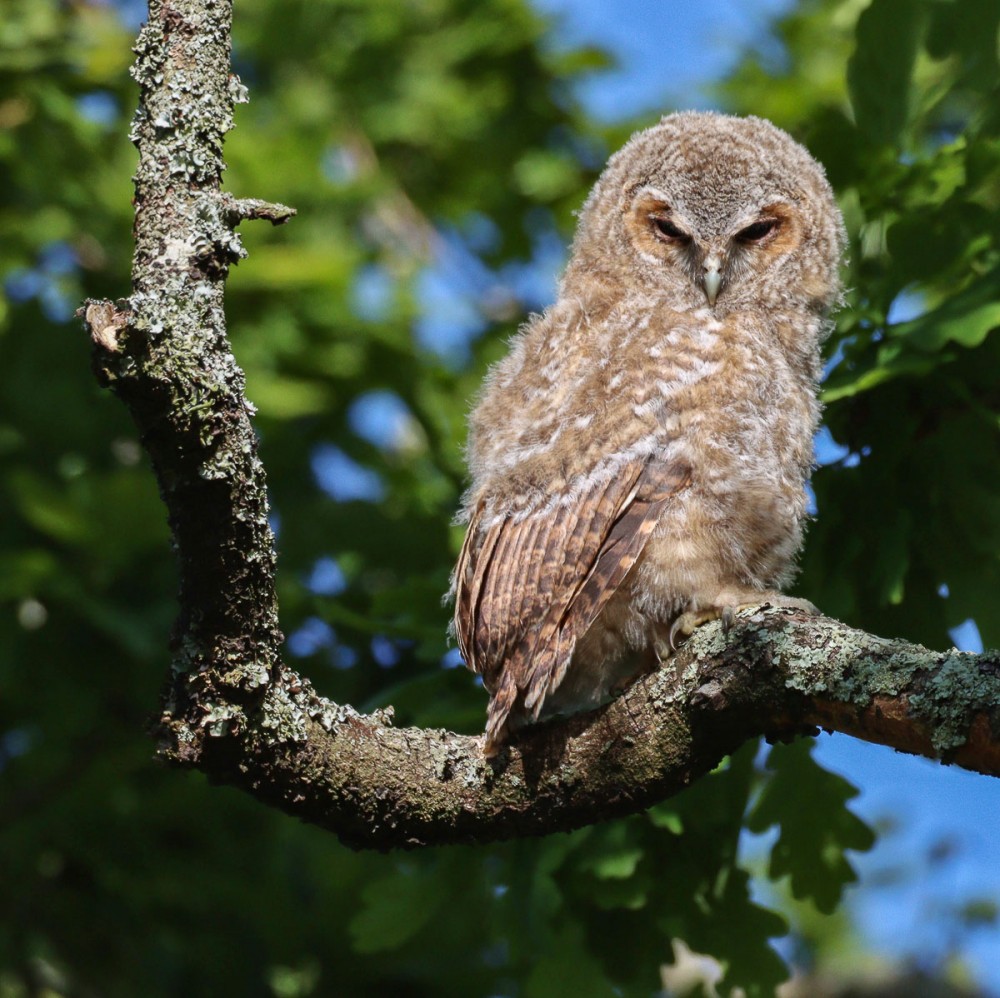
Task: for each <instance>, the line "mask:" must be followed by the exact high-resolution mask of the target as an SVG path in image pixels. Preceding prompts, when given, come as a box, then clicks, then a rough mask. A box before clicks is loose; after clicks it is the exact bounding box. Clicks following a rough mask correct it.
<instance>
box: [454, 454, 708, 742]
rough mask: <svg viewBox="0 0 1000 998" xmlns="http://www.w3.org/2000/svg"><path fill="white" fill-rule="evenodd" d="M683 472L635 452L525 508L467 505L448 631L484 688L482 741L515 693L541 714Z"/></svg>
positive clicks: (497, 735) (501, 727)
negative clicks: (510, 511)
mask: <svg viewBox="0 0 1000 998" xmlns="http://www.w3.org/2000/svg"><path fill="white" fill-rule="evenodd" d="M689 477H690V473H689V470H688V469H687V468H686V467H682V466H680V465H677V464H664V463H662V462H659V461H656V460H652V459H649V458H642V459H635V460H632V461H629V462H627V463H626V464H625V465H624V466H623V467H621V468H619V469H618V470H617V471H616V473H615V474H614V475H613V476H612V477H611V478H610V479H609V480H607V481H598V482H595V483H594V484H593V485H591V486H590V487H589V488H587V489H585V490H583V491H581V492H579V493H578V494H574V493H571V492H567V493H564V494H563V495H560V496H556V497H554V501H553V502H550V503H549V504H547V505H546V506H545V507H544V508H542V509H540V510H538V511H535V512H533V513H531V514H529V515H527V516H524V517H522V518H518V517H515V516H511V517H506V518H500V517H498V518H495V519H488V518H487V514H486V511H485V509H484V507H483V505H482V504H480V505H479V506H477V507H476V508H475V509H474V510H473V514H472V518H471V522H470V523H469V529H468V532H467V533H466V537H465V543H464V545H463V547H462V553H461V555H460V556H459V561H458V567H457V569H456V578H455V631H456V634H457V636H458V645H459V649H460V650H461V652H462V655H463V657H464V658H465V661H466V663H467V664H468V666H469V668H470V669H472V670H473V671H474V672H477V673H479V674H480V675H481V676H482V677H483V683H484V685H485V686H486V689H487V690H488V692H489V693H490V706H489V719H488V722H487V727H486V736H487V751H489V750H490V748H492V747H493V746H495V745H496V744H498V743H499V742H500V741H502V740H503V736H504V731H505V725H506V721H507V716H508V714H509V713H510V711H511V710H512V708H513V707H514V706H515V704H516V703H517V702H518V699H519V698H522V699H523V706H524V708H525V710H527V711H529V712H530V713H531V715H532V717H533V718H537V717H538V714H539V711H540V710H541V708H542V705H543V703H544V701H545V697H546V695H547V694H548V693H550V692H552V691H553V690H554V689H555V688H556V687H557V686H558V685H559V683H560V682H562V679H563V677H564V676H565V674H566V669H567V668H568V667H569V663H570V660H571V659H572V657H573V651H574V649H575V648H576V644H577V642H578V641H579V640H580V638H582V637H583V635H584V634H586V632H587V630H588V629H589V628H590V627H591V625H592V624H593V623H594V621H595V620H596V619H597V617H598V615H599V614H600V612H601V611H602V610H603V609H604V607H605V605H606V604H607V602H608V600H609V599H610V598H611V597H612V596H613V595H614V593H615V591H616V590H617V589H618V587H619V586H620V585H621V583H622V581H623V580H624V579H625V576H626V575H627V574H628V572H629V570H630V569H631V568H632V566H633V565H634V564H635V563H636V560H637V559H638V558H639V556H640V554H642V551H643V548H644V547H645V545H646V542H647V540H648V539H649V535H650V534H651V533H652V531H653V528H654V527H655V525H656V523H657V521H658V520H659V518H660V515H661V513H662V512H663V509H664V507H665V505H666V504H667V502H668V501H669V499H670V498H671V496H673V495H675V494H676V493H677V492H678V491H679V490H680V489H682V488H683V487H684V486H685V485H686V484H687V481H688V479H689Z"/></svg>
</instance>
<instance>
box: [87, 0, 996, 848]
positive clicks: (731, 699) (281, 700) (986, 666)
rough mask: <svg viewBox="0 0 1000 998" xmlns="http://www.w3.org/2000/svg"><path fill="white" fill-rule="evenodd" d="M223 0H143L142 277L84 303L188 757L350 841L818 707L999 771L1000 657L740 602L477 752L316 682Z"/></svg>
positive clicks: (651, 766) (423, 836)
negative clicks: (286, 584) (149, 500)
mask: <svg viewBox="0 0 1000 998" xmlns="http://www.w3.org/2000/svg"><path fill="white" fill-rule="evenodd" d="M230 17H231V3H230V0H169V2H168V0H152V2H151V4H150V21H149V24H148V25H147V26H146V27H145V28H144V29H143V30H142V32H141V34H140V37H139V40H138V43H137V46H136V52H137V56H138V58H137V61H136V64H135V67H134V70H133V72H134V76H135V78H136V80H137V81H138V83H139V85H140V88H141V98H140V105H139V110H138V112H137V115H136V119H135V123H134V127H133V137H134V140H135V142H136V144H137V146H138V148H139V154H140V155H139V167H138V170H137V173H136V178H135V187H136V220H135V237H136V252H135V259H134V267H133V275H132V294H131V296H130V297H129V298H128V299H127V300H126V301H123V302H119V303H117V304H112V303H111V302H95V301H91V302H87V303H86V305H85V308H84V309H83V310H81V311H82V313H83V318H84V321H85V324H86V326H87V328H88V330H89V332H90V335H91V338H92V340H93V343H94V362H95V368H96V371H97V374H98V377H99V378H100V380H101V382H102V383H103V384H105V385H108V386H110V387H111V388H112V390H113V391H114V392H115V393H116V394H117V395H118V396H119V397H120V398H121V399H122V400H123V401H124V402H125V404H126V405H127V406H128V408H129V411H130V412H131V414H132V417H133V419H134V420H135V422H136V425H137V426H138V428H139V431H140V434H141V439H142V443H143V445H144V447H145V448H146V450H147V451H148V453H149V454H150V457H151V458H152V462H153V467H154V470H155V472H156V475H157V479H158V482H159V486H160V491H161V495H162V497H163V500H164V502H165V503H166V506H167V509H168V511H169V519H170V525H171V529H172V531H173V534H174V538H175V541H176V546H177V550H178V554H179V560H180V569H181V585H180V596H179V599H180V607H181V611H180V616H179V618H178V621H177V623H176V625H175V630H174V636H173V642H172V643H173V651H174V660H173V664H172V667H171V671H170V674H169V676H168V679H167V684H166V690H165V694H164V701H163V707H162V714H161V717H160V721H159V723H158V724H157V725H156V729H155V733H156V736H157V739H158V744H159V753H160V755H161V756H162V757H163V758H165V759H167V760H170V761H173V762H177V763H180V764H183V765H187V766H194V767H197V768H199V769H201V770H203V771H204V772H206V773H207V774H208V775H209V776H210V777H211V778H212V779H213V780H216V781H218V782H223V783H229V784H232V785H234V786H237V787H240V788H242V789H244V790H246V791H248V792H249V793H251V794H253V795H254V796H255V797H257V798H258V799H260V800H262V801H264V802H266V803H268V804H271V805H274V806H277V807H280V808H281V809H283V810H284V811H286V812H288V813H289V814H294V815H296V816H298V817H300V818H302V819H304V820H307V821H311V822H314V823H316V824H318V825H321V826H323V827H324V828H328V829H330V830H331V831H333V832H335V833H336V834H337V835H339V836H340V837H341V838H342V839H343V840H344V841H345V842H348V843H350V844H352V845H354V846H358V847H371V848H379V849H385V848H391V847H407V846H415V845H422V844H427V843H445V842H467V841H476V842H484V841H490V840H496V839H502V838H508V837H511V836H518V835H539V834H545V833H547V832H552V831H556V830H562V829H570V828H576V827H579V826H581V825H584V824H589V823H592V822H594V821H597V820H600V819H603V818H608V817H612V816H615V815H622V814H627V813H630V812H633V811H637V810H640V809H642V808H645V807H647V806H648V805H650V804H652V803H653V802H655V801H658V800H661V799H663V798H665V797H667V796H669V795H671V794H673V793H676V792H677V791H679V790H680V789H682V788H683V787H685V786H687V785H688V784H690V783H691V782H692V781H693V780H695V779H697V778H698V777H699V776H701V775H702V774H704V773H705V772H707V771H709V770H710V769H712V768H713V767H714V766H716V765H717V764H718V763H719V761H720V760H721V759H722V758H723V757H724V756H725V755H727V754H728V753H730V752H732V751H733V750H735V749H736V748H737V747H738V746H739V745H740V744H741V743H742V742H743V741H745V740H746V739H747V738H750V737H752V736H755V735H758V734H765V735H768V736H770V737H779V738H782V737H790V736H792V735H794V734H796V733H798V732H801V731H803V730H812V729H813V728H814V727H816V726H819V727H824V728H827V729H830V730H837V731H844V732H847V733H849V734H852V735H855V736H857V737H861V738H866V739H868V740H871V741H877V742H881V743H884V744H886V745H892V746H894V747H895V748H898V749H901V750H904V751H907V752H915V753H919V754H923V755H928V756H932V757H935V756H941V757H944V758H947V759H949V760H951V761H954V762H956V763H958V764H960V765H962V766H965V767H967V768H970V769H975V770H978V771H980V772H984V773H990V774H993V775H997V774H1000V657H998V655H996V654H987V655H979V656H975V655H965V654H961V653H959V652H956V651H952V652H948V653H944V654H936V653H932V652H929V651H927V650H926V649H924V648H920V647H918V646H914V645H909V644H906V643H903V642H890V641H885V640H883V639H881V638H877V637H873V636H871V635H868V634H865V633H863V632H859V631H853V630H851V629H849V628H847V627H844V626H843V625H842V624H839V623H837V622H836V621H832V620H828V619H825V618H811V617H807V616H803V615H800V614H789V613H787V612H785V611H780V610H758V611H744V612H743V613H741V614H740V615H739V617H738V619H737V622H736V624H735V625H734V627H733V628H732V630H731V632H730V633H729V634H728V635H725V634H723V632H722V629H721V626H720V625H719V624H713V625H708V626H706V627H704V628H701V629H700V630H699V631H698V632H697V633H696V635H695V636H694V637H693V638H692V639H691V640H690V641H689V642H688V643H687V644H686V646H685V647H684V648H683V649H682V651H681V652H680V654H679V655H678V656H677V658H676V662H675V663H674V667H673V668H668V669H664V670H661V671H659V672H657V673H655V674H653V675H650V676H648V677H646V678H645V679H643V680H641V681H640V682H638V683H636V684H635V685H634V686H633V687H632V688H630V689H629V690H628V691H626V693H625V694H624V695H623V696H621V697H620V698H619V699H618V700H616V701H615V702H613V703H611V704H609V705H608V706H606V707H604V708H602V709H601V710H599V711H596V712H594V713H592V714H588V715H582V716H577V717H573V718H570V719H567V720H563V721H559V722H557V723H551V724H548V725H544V726H540V727H538V728H534V729H529V730H528V731H526V732H525V733H524V734H523V735H522V737H521V738H520V739H519V740H518V741H517V742H516V743H515V744H514V745H513V746H511V747H510V748H508V749H507V750H506V751H505V752H503V753H502V754H501V755H500V756H499V757H497V758H495V759H492V760H489V761H487V760H485V759H483V757H482V753H481V750H480V741H479V739H477V738H471V737H467V736H460V735H455V734H451V733H449V732H445V731H437V730H418V729H396V728H394V727H392V723H391V710H390V711H380V712H376V713H375V714H371V715H361V714H359V713H357V712H356V711H355V710H354V709H353V708H351V707H341V706H338V705H336V704H333V703H330V702H329V701H326V700H323V699H321V698H320V697H318V696H317V695H316V694H315V692H314V691H313V690H312V688H311V686H310V684H309V682H308V680H305V679H302V678H300V677H299V676H297V675H296V674H295V673H294V672H293V671H291V670H290V669H288V668H287V666H286V665H285V664H284V663H283V662H282V661H281V658H280V652H279V650H280V644H281V641H282V636H281V633H280V631H279V629H278V621H277V601H276V598H275V592H274V566H275V554H274V544H273V537H272V535H271V531H270V528H269V526H268V521H267V501H266V488H265V479H264V471H263V468H262V467H261V464H260V461H259V459H258V457H257V444H256V438H255V436H254V433H253V428H252V426H251V423H250V413H251V411H252V407H251V406H250V404H249V403H248V402H247V400H246V398H245V396H244V379H243V373H242V371H241V370H240V369H239V367H238V366H237V365H236V362H235V360H234V358H233V356H232V353H231V350H230V347H229V343H228V341H227V339H226V334H225V321H224V314H223V288H224V280H225V277H226V274H227V271H228V267H229V264H230V263H232V262H235V261H236V260H238V259H240V258H241V257H242V256H243V255H244V251H243V249H242V246H241V245H240V242H239V239H238V237H237V235H236V232H235V227H236V226H237V225H238V224H239V222H240V221H241V220H243V219H253V218H266V219H268V220H270V221H271V222H273V223H275V224H278V223H280V222H283V221H285V220H286V219H287V218H289V217H290V216H291V214H292V213H293V212H292V210H291V209H288V208H285V207H284V206H281V205H270V204H267V203H266V202H262V201H257V200H238V199H235V198H233V197H232V196H230V195H225V194H222V193H221V192H220V177H221V173H222V169H223V163H222V158H221V150H222V137H223V135H224V134H225V132H226V131H227V130H228V129H229V128H230V127H231V124H232V108H233V103H234V102H235V101H238V100H242V99H244V93H243V89H242V87H241V85H240V84H239V82H238V81H237V80H236V78H235V77H233V76H231V75H230V73H229V71H228V67H229V27H230Z"/></svg>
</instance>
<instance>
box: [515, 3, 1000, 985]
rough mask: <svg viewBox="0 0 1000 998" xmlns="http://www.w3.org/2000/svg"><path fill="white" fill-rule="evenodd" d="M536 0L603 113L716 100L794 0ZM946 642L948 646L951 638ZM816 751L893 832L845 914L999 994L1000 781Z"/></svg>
mask: <svg viewBox="0 0 1000 998" xmlns="http://www.w3.org/2000/svg"><path fill="white" fill-rule="evenodd" d="M533 2H534V4H535V6H536V7H537V8H538V9H539V10H541V11H543V12H545V13H547V14H550V15H552V16H554V18H555V19H556V20H555V28H554V30H553V44H554V45H555V46H557V47H571V46H575V45H581V44H582V45H597V46H600V47H602V48H604V49H606V50H610V51H611V52H612V53H613V54H614V55H615V56H616V57H617V60H618V66H617V68H615V69H614V70H612V71H609V72H602V73H600V74H595V75H594V76H593V77H592V78H591V79H589V80H588V81H586V82H585V83H584V84H583V85H582V86H581V87H580V90H579V93H580V96H581V98H582V99H583V100H584V102H585V104H586V105H587V107H588V108H589V109H590V110H591V111H592V112H593V113H594V114H596V115H598V116H599V117H601V118H603V119H604V120H614V119H615V118H619V117H621V118H624V117H627V116H630V115H633V114H637V113H644V112H648V113H658V112H662V113H666V112H668V111H671V110H675V109H678V108H705V107H711V106H712V103H711V101H710V100H709V99H708V98H707V97H706V96H705V95H704V93H702V92H701V91H700V89H699V88H700V87H702V86H703V85H704V84H706V83H710V82H711V81H713V80H715V79H718V78H719V76H720V75H722V74H723V73H725V71H726V70H727V69H728V68H729V67H731V66H732V65H733V64H734V62H735V60H736V59H738V57H739V55H740V53H741V52H742V51H744V50H745V48H746V47H747V46H749V45H754V46H756V47H758V48H761V49H763V50H764V51H766V52H768V54H770V55H773V56H774V57H775V58H779V59H780V57H781V53H780V49H779V48H778V47H777V44H776V43H775V42H774V41H773V40H772V39H770V38H769V34H768V25H769V23H770V21H771V19H772V18H773V17H775V16H777V15H779V14H780V13H781V12H782V11H784V10H787V9H788V8H789V7H790V6H791V4H790V3H788V2H787V0H750V2H743V3H739V2H737V0H716V2H711V3H709V2H704V0H703V2H700V3H691V2H669V0H659V2H657V0H617V2H616V3H614V4H609V3H607V2H604V0H533ZM609 12H613V14H612V13H609ZM820 515H822V511H821V513H820ZM941 637H942V640H941V647H942V648H943V647H945V645H947V644H948V643H949V642H948V638H947V636H945V635H942V636H941ZM951 640H952V641H954V642H955V643H956V644H958V645H959V647H963V648H966V649H969V650H978V633H977V632H976V631H975V628H974V627H965V628H963V629H960V630H959V631H955V632H952V635H951ZM816 755H817V758H818V759H819V761H820V762H822V764H823V765H825V766H826V767H827V768H829V769H831V770H834V771H836V772H838V773H840V774H842V775H843V776H845V777H846V778H847V779H849V780H850V781H851V782H852V783H853V784H855V786H857V787H858V788H859V790H860V796H859V797H858V798H857V799H856V800H855V801H854V803H853V805H852V806H853V807H854V809H855V810H856V811H857V813H858V814H860V815H861V816H862V817H864V818H865V819H866V820H867V821H869V822H870V823H872V824H873V825H878V826H880V827H883V828H884V829H885V830H884V831H883V833H882V835H881V837H880V839H879V843H878V845H877V846H876V847H875V849H874V850H873V851H872V852H871V853H869V854H867V855H863V856H858V857H856V865H857V867H858V869H859V871H860V874H861V884H862V886H861V887H859V888H857V889H855V890H854V891H852V892H851V895H850V909H851V911H852V912H853V914H854V915H855V916H856V919H857V923H858V925H859V927H860V929H861V932H862V935H863V936H864V938H865V940H866V943H867V944H868V945H869V946H870V947H872V948H873V949H874V950H876V951H878V952H881V953H884V954H886V955H887V956H891V955H895V956H899V957H903V958H907V959H910V960H912V961H914V962H915V963H916V964H918V965H920V966H923V967H925V968H928V969H933V968H935V967H939V966H941V965H943V964H944V963H945V962H946V961H947V960H948V959H949V958H950V957H958V958H960V959H961V960H962V962H964V963H965V964H966V965H967V966H968V967H969V968H970V969H971V970H972V971H973V973H974V975H975V977H976V978H977V981H978V982H979V983H980V985H981V986H983V987H985V988H987V989H988V993H989V994H993V995H1000V931H998V929H997V927H996V926H995V925H986V926H981V927H979V928H969V927H968V926H965V925H963V924H962V922H961V920H960V918H959V917H958V916H957V914H956V913H957V912H960V911H961V909H962V908H963V907H964V906H967V905H968V904H969V903H971V902H976V901H980V900H984V901H989V902H993V903H998V904H1000V836H997V835H996V834H995V831H994V830H995V828H996V824H997V816H998V815H1000V780H995V779H989V778H987V777H982V776H977V775H975V774H972V773H967V772H964V771H962V770H958V769H955V768H952V767H946V766H941V765H939V764H938V763H935V762H931V761H929V760H926V759H918V758H915V757H912V756H905V755H902V754H900V753H897V752H894V751H893V750H891V749H887V748H884V747H882V746H876V745H868V744H866V743H863V742H860V741H857V740H856V739H851V738H848V737H846V736H843V735H833V736H830V735H823V736H821V737H820V739H819V742H818V748H817V752H816ZM752 848H753V847H752V844H751V850H752Z"/></svg>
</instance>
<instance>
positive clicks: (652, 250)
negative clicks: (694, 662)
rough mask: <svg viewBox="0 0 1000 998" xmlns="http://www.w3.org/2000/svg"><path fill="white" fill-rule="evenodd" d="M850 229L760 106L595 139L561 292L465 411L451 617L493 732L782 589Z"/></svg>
mask: <svg viewBox="0 0 1000 998" xmlns="http://www.w3.org/2000/svg"><path fill="white" fill-rule="evenodd" d="M843 246H844V230H843V222H842V220H841V217H840V213H839V211H838V209H837V206H836V203H835V201H834V198H833V194H832V192H831V190H830V185H829V184H828V183H827V180H826V177H825V175H824V173H823V169H822V167H821V166H820V165H819V164H818V163H817V162H816V161H815V160H814V159H813V158H812V157H811V156H810V155H809V153H808V152H807V151H806V150H805V149H804V148H803V147H802V146H800V145H798V144H797V143H796V142H794V141H793V140H792V139H791V138H790V137H789V136H788V135H787V134H785V133H784V132H783V131H781V130H780V129H778V128H776V127H775V126H774V125H772V124H771V123H770V122H768V121H764V120H761V119H759V118H742V119H741V118H732V117H727V116H723V115H717V114H701V113H683V114H674V115H670V116H668V117H666V118H664V119H663V120H662V121H661V122H660V123H659V124H658V125H656V126H655V127H653V128H650V129H648V130H647V131H644V132H639V133H638V134H636V135H634V136H633V137H632V139H631V140H630V141H629V142H628V144H627V145H626V146H625V147H624V148H623V149H622V150H621V151H620V152H618V153H617V154H616V155H615V156H613V157H612V158H611V160H610V162H609V163H608V165H607V167H606V169H605V171H604V173H603V174H602V175H601V177H600V179H599V180H598V182H597V184H596V186H595V187H594V189H593V191H592V192H591V194H590V197H589V198H588V200H587V202H586V204H585V205H584V207H583V209H582V211H581V213H580V220H579V226H578V230H577V234H576V239H575V241H574V243H573V250H572V257H571V259H570V261H569V264H568V266H567V268H566V272H565V274H564V276H563V278H562V281H561V283H560V287H559V296H558V300H557V301H556V303H555V304H554V305H553V306H552V307H551V308H549V309H548V310H547V311H546V312H545V314H544V315H541V316H535V317H533V318H532V319H531V320H530V321H529V322H528V323H527V324H526V326H525V327H524V328H523V329H522V331H521V332H520V334H519V335H518V336H517V337H516V338H515V339H514V341H513V343H512V345H511V350H510V353H509V354H508V356H507V357H506V358H505V359H504V360H502V361H501V362H500V363H498V364H497V365H496V366H495V367H494V368H493V369H492V370H491V371H490V373H489V376H488V378H487V380H486V385H485V388H484V390H483V393H482V396H481V398H480V400H479V403H478V405H477V406H476V408H475V411H474V412H473V414H472V417H471V425H470V439H469V445H468V459H469V465H470V470H471V475H472V484H471V487H470V488H469V491H468V493H467V494H466V497H465V508H464V513H465V516H466V517H467V518H468V533H467V535H466V539H465V544H464V546H463V549H462V553H461V556H460V558H459V562H458V566H457V568H456V571H455V578H454V589H455V630H456V633H457V637H458V642H459V647H460V649H461V651H462V654H463V656H464V657H465V660H466V663H467V664H468V666H469V667H470V668H471V669H473V670H474V671H476V672H478V673H480V674H481V675H482V677H483V682H484V684H485V686H486V689H487V691H488V692H489V694H490V704H489V719H488V723H487V728H486V752H487V754H492V753H494V752H495V751H496V750H497V747H498V746H499V745H500V744H501V743H502V742H503V741H504V740H505V739H506V737H507V734H508V732H509V731H510V730H512V729H514V728H516V727H518V726H519V725H521V724H525V723H530V722H531V721H534V720H537V719H539V718H544V717H547V716H550V715H552V714H556V713H570V712H575V711H580V710H586V709H589V708H591V707H594V706H597V705H599V704H600V703H602V702H604V701H606V700H607V699H609V698H610V697H611V696H612V695H613V694H614V693H615V691H616V690H618V689H619V688H621V687H622V686H623V685H624V684H625V683H627V681H628V680H629V679H631V678H632V677H634V676H636V675H638V674H640V673H642V672H643V671H644V670H647V669H650V668H653V667H655V666H656V664H657V663H658V662H662V661H663V659H664V658H665V657H666V656H668V655H669V654H670V652H671V651H672V649H674V648H675V647H676V645H677V642H678V641H679V640H680V639H681V638H682V637H684V636H686V635H687V634H689V633H690V632H691V631H692V630H693V629H694V627H695V626H697V625H698V624H700V623H702V622H703V621H706V620H709V619H713V618H716V617H719V616H723V617H724V618H729V617H731V614H732V611H733V610H734V609H735V608H738V607H740V606H746V605H750V604H760V603H764V602H770V603H772V604H773V603H775V602H776V601H777V602H781V603H783V604H787V603H789V602H792V603H794V602H795V601H789V600H788V599H787V598H786V597H779V595H778V593H777V589H778V587H780V586H781V585H783V584H786V583H787V581H788V579H789V576H790V575H791V572H792V569H793V563H794V560H795V556H796V553H797V551H798V548H799V545H800V542H801V538H802V528H803V520H804V519H805V516H806V493H805V484H806V480H807V478H808V475H809V471H810V468H811V465H812V454H813V449H812V448H813V434H814V432H815V430H816V425H817V420H818V416H819V404H818V402H817V399H816V385H817V378H818V375H819V371H820V358H819V348H820V343H821V341H822V340H823V338H824V335H825V334H826V333H827V331H828V322H827V319H826V316H827V314H828V313H829V311H830V309H831V307H832V306H833V305H834V304H835V303H836V302H837V301H838V298H839V295H840V284H839V277H838V271H839V263H840V258H841V254H842V251H843ZM802 602H803V601H799V604H801V603H802Z"/></svg>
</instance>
